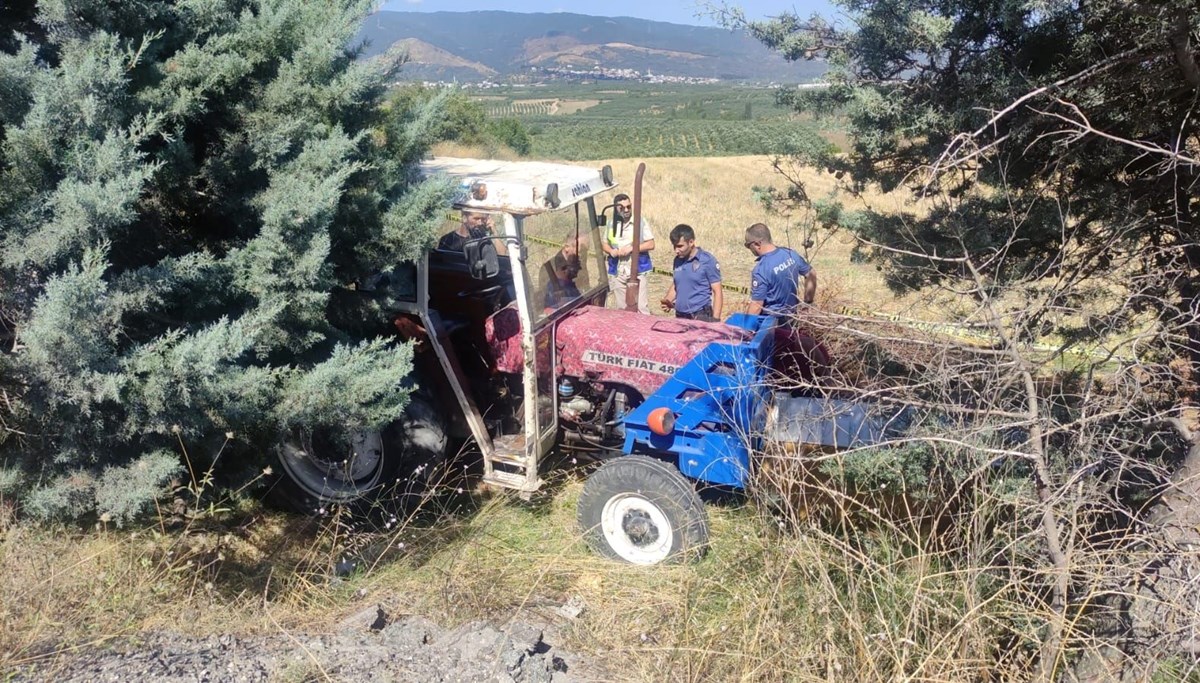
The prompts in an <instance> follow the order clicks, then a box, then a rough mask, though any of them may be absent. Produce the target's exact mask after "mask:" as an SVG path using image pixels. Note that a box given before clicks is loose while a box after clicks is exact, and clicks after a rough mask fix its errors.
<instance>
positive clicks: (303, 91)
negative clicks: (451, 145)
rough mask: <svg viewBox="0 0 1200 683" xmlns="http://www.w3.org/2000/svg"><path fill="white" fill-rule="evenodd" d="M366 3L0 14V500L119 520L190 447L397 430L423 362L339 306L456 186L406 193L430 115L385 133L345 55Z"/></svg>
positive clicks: (249, 1)
mask: <svg viewBox="0 0 1200 683" xmlns="http://www.w3.org/2000/svg"><path fill="white" fill-rule="evenodd" d="M371 5H372V3H371V2H369V1H356V0H342V1H334V2H321V3H313V2H305V1H304V0H180V1H179V2H174V3H154V2H123V3H112V2H107V1H105V0H45V1H44V2H41V3H39V4H38V5H37V8H36V12H35V11H34V10H22V9H21V8H13V9H6V10H5V13H6V15H5V16H6V17H9V16H10V15H11V18H12V19H13V21H12V23H8V22H7V21H6V22H5V24H4V25H3V27H2V30H0V33H2V34H3V35H0V314H2V318H0V319H2V321H3V322H2V324H3V327H2V329H0V333H2V334H3V340H2V341H3V349H4V353H3V354H2V355H0V373H2V374H0V383H2V384H0V389H3V392H4V394H3V396H2V397H0V398H3V399H4V400H3V401H0V414H2V418H0V429H3V436H2V437H0V438H4V440H3V442H2V443H0V495H5V496H14V495H15V496H17V497H18V499H20V500H23V501H24V504H25V508H26V509H27V510H29V511H30V512H32V513H34V514H37V515H40V516H43V517H47V518H53V517H63V516H78V515H84V514H91V513H99V514H107V515H109V516H111V517H113V518H116V519H117V520H121V519H127V518H129V517H130V516H132V515H134V514H136V513H137V512H138V511H139V510H141V509H143V508H144V506H145V505H146V504H147V503H149V502H150V501H152V500H153V498H154V497H155V496H156V495H158V494H159V493H161V491H162V487H163V485H164V484H165V483H166V482H167V481H168V480H170V479H171V478H172V477H174V476H176V475H178V474H179V473H180V462H181V460H180V457H179V442H180V440H183V441H184V442H185V443H187V442H189V441H191V442H193V443H194V442H196V441H197V440H200V439H205V438H209V437H213V436H218V437H220V436H221V435H223V434H225V433H226V432H233V433H235V434H236V436H237V439H238V441H239V442H240V443H241V444H242V445H243V446H245V448H244V450H245V451H247V452H262V451H263V449H264V447H265V446H266V445H267V444H269V443H270V440H271V439H272V437H273V436H274V435H277V434H279V433H280V432H282V431H286V430H288V429H290V428H292V427H295V426H296V425H314V424H327V425H332V426H345V425H359V426H363V427H371V428H375V427H380V426H382V425H383V424H385V423H387V422H388V421H390V420H391V419H393V418H394V417H395V416H396V415H397V413H398V411H399V410H400V408H401V407H402V406H403V404H404V402H405V400H406V397H407V390H406V389H404V388H403V387H402V384H401V381H402V379H403V378H404V377H405V376H406V375H407V374H408V372H409V369H410V352H409V348H408V347H407V346H404V345H399V344H396V343H394V342H393V341H391V340H390V338H389V337H388V336H387V334H386V331H387V325H386V322H387V321H386V320H385V319H384V318H383V317H382V316H380V315H379V314H378V313H375V312H374V311H376V310H377V308H373V307H372V306H369V305H365V304H366V303H368V302H364V305H363V306H362V307H361V310H357V311H352V312H350V313H349V314H346V311H345V309H346V302H344V301H342V300H341V298H339V299H338V304H337V306H336V307H334V306H332V305H331V302H332V300H333V297H334V296H335V295H336V294H337V293H338V292H345V291H347V290H349V289H352V288H351V287H350V285H351V284H352V283H354V282H355V281H358V280H360V279H362V278H364V277H366V276H368V275H370V274H371V273H374V272H379V271H382V270H386V269H387V268H389V267H391V266H393V265H394V264H396V263H397V262H399V261H401V260H405V259H411V258H413V257H415V256H416V255H418V254H420V253H421V252H422V250H423V249H425V248H426V247H427V246H428V245H429V244H430V243H431V239H432V231H433V227H434V225H435V224H436V222H437V214H438V213H439V209H440V207H442V206H443V205H444V202H445V201H446V199H447V188H445V187H444V186H441V185H437V184H428V183H420V182H419V181H418V180H417V178H416V176H415V174H414V164H415V162H416V160H417V159H419V158H420V156H421V154H422V153H423V152H424V150H425V149H426V147H427V146H428V144H429V143H430V142H431V141H432V139H433V135H434V132H433V131H434V130H435V126H434V125H433V124H434V123H435V122H436V121H438V119H439V116H438V114H437V107H439V106H440V103H439V100H436V99H435V100H433V101H431V102H425V103H422V104H420V105H419V106H420V107H422V109H420V110H419V111H414V112H411V113H410V115H408V116H403V117H390V118H387V119H385V118H384V117H383V115H382V114H381V112H380V108H379V104H380V102H381V99H382V96H383V93H384V83H385V80H386V78H387V77H388V75H389V74H388V72H387V70H386V68H383V67H381V66H380V65H379V64H378V63H361V62H356V61H355V60H354V58H355V56H356V54H355V51H354V49H353V47H352V46H351V47H348V45H349V41H350V40H351V39H352V37H353V36H354V34H355V32H356V30H357V27H358V24H359V22H360V21H361V19H362V18H363V16H365V14H366V13H367V12H369V11H370V9H371ZM14 28H15V29H16V30H15V31H14V30H13V29H14ZM387 121H393V122H400V121H402V122H403V123H402V124H398V123H397V124H393V126H392V127H390V128H389V126H388V124H387ZM401 126H402V127H401ZM343 298H344V297H343ZM351 299H352V297H351ZM334 308H337V309H338V310H339V311H341V312H342V315H340V316H339V318H338V319H337V320H335V319H334V318H333V317H332V316H331V310H333V309H334ZM342 319H345V320H349V321H354V322H353V324H346V323H340V322H338V320H342Z"/></svg>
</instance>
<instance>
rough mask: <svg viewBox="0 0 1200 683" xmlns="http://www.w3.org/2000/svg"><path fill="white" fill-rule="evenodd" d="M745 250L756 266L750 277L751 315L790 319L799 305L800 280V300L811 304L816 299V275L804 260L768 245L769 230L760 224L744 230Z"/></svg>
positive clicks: (801, 257) (793, 253) (791, 252)
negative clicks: (801, 289)
mask: <svg viewBox="0 0 1200 683" xmlns="http://www.w3.org/2000/svg"><path fill="white" fill-rule="evenodd" d="M745 245H746V248H747V249H749V250H750V251H751V252H753V253H754V256H755V257H756V258H757V262H756V263H755V264H754V270H753V271H752V272H751V273H750V308H749V309H748V312H749V313H751V314H753V315H758V314H760V313H766V314H768V315H791V314H793V313H795V312H796V309H797V308H798V307H799V305H800V300H801V297H800V296H799V295H798V294H797V290H798V289H799V287H800V279H801V278H804V295H803V300H804V303H806V304H811V303H812V302H813V298H814V297H816V295H817V273H816V271H814V270H813V268H812V266H810V265H809V264H808V261H805V260H804V257H803V256H801V255H800V254H798V253H796V252H795V251H793V250H792V249H789V248H787V247H777V246H775V243H774V242H772V241H771V230H770V228H768V227H767V226H766V225H765V224H763V223H755V224H754V225H751V226H750V227H749V228H746V242H745Z"/></svg>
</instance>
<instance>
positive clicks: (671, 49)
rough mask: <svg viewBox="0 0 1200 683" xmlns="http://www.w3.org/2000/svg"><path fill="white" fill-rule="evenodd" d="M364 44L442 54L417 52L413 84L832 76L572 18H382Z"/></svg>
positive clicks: (635, 26)
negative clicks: (634, 74) (585, 76)
mask: <svg viewBox="0 0 1200 683" xmlns="http://www.w3.org/2000/svg"><path fill="white" fill-rule="evenodd" d="M359 37H360V38H361V39H363V40H365V41H366V43H367V48H366V52H365V53H364V57H372V56H375V55H378V54H382V53H384V52H387V51H389V50H390V49H392V48H393V46H394V45H396V44H397V43H399V42H400V41H404V40H406V39H419V40H420V41H421V42H422V43H423V44H426V45H429V46H432V47H433V48H436V49H437V50H440V51H442V52H441V53H437V55H436V57H435V58H430V57H429V55H427V54H426V52H428V51H419V50H412V51H410V55H409V56H410V60H409V63H408V64H406V66H405V68H404V71H403V72H402V73H403V75H404V76H405V77H407V78H429V77H438V78H449V77H455V78H460V79H466V80H475V79H481V78H484V77H489V76H492V75H493V74H489V73H487V71H486V70H487V69H491V70H493V71H494V72H495V74H496V75H500V76H510V75H513V74H519V73H528V72H529V71H530V69H531V68H573V69H590V68H593V67H601V68H606V69H636V70H638V71H641V72H643V73H645V72H647V71H650V72H653V73H655V74H663V75H673V76H692V77H701V78H720V79H724V80H756V81H784V82H803V81H810V80H813V79H814V78H816V77H818V76H819V75H820V74H822V73H824V71H825V67H824V65H823V64H821V63H817V62H809V63H800V64H795V63H788V62H787V61H786V60H784V59H783V58H782V57H780V56H779V55H777V54H775V53H773V52H771V51H770V50H768V49H766V48H765V47H763V46H762V45H761V44H760V43H758V41H756V40H754V39H753V38H751V37H750V36H748V35H746V34H745V33H742V32H739V31H727V30H724V29H719V28H709V27H701V26H684V25H681V24H670V23H665V22H658V21H647V20H644V19H634V18H631V17H593V16H587V15H583V14H572V13H568V12H558V13H553V14H520V13H516V12H501V11H484V12H376V13H375V14H373V15H371V16H370V17H368V19H367V21H366V22H365V23H364V25H363V30H362V32H361V33H360V35H359ZM443 53H444V54H443ZM447 55H451V56H453V58H454V59H449V58H448V57H447ZM481 67H482V68H481Z"/></svg>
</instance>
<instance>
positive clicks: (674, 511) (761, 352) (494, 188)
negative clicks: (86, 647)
mask: <svg viewBox="0 0 1200 683" xmlns="http://www.w3.org/2000/svg"><path fill="white" fill-rule="evenodd" d="M423 167H424V171H425V173H426V174H428V175H430V176H449V177H450V178H452V179H454V181H456V182H457V183H458V187H459V190H460V192H459V194H458V197H457V199H456V200H455V201H454V205H453V208H454V210H455V211H456V212H458V213H457V214H455V215H452V216H450V217H449V218H448V220H447V222H446V225H445V226H444V229H443V231H442V234H441V237H440V239H439V241H438V245H439V246H438V248H435V249H434V250H432V251H430V252H429V253H428V254H427V256H426V257H425V258H424V259H422V260H421V261H420V262H419V263H414V264H403V265H401V266H398V267H397V268H396V269H395V270H394V271H393V272H391V273H389V274H387V276H386V277H381V278H380V279H379V280H378V281H376V282H373V283H369V288H371V289H374V290H376V291H377V292H379V293H381V294H383V295H385V296H383V298H384V299H386V300H387V301H388V305H389V306H390V307H391V309H392V310H394V312H395V314H396V327H397V329H398V330H399V332H400V334H401V335H402V336H404V337H406V338H410V339H412V340H414V341H415V342H416V343H417V344H418V348H419V353H418V354H417V361H416V373H415V374H416V375H417V379H416V381H417V383H418V385H419V386H420V389H419V390H417V391H415V392H414V394H413V396H412V399H411V401H410V404H409V406H408V408H407V409H406V411H405V414H404V415H403V416H401V417H400V418H399V419H398V420H397V421H396V422H395V423H394V424H393V425H392V426H390V427H389V428H388V429H386V430H384V432H382V433H378V432H361V433H359V434H357V435H356V437H355V441H354V445H353V447H352V449H351V451H352V452H350V453H349V454H345V455H343V456H336V457H329V456H328V455H327V454H326V455H324V456H323V455H322V448H321V444H320V443H313V441H314V439H313V438H309V439H307V440H305V439H296V440H293V441H292V442H289V443H287V444H285V445H284V446H283V447H282V448H281V461H282V465H283V471H284V474H285V475H286V476H285V480H284V486H285V496H286V498H287V499H288V500H289V501H290V502H291V503H292V505H293V506H295V507H299V508H305V509H311V508H312V507H313V506H316V505H323V504H324V503H328V502H347V501H352V500H355V499H357V498H360V497H363V496H366V495H369V494H371V493H372V492H373V491H375V490H377V489H379V488H381V487H382V486H383V485H384V484H385V483H389V484H390V483H392V482H393V481H397V480H404V479H406V478H413V479H419V478H420V477H421V476H422V474H423V473H424V472H426V471H428V467H429V466H430V465H432V464H433V463H435V462H437V461H439V460H441V459H442V458H443V457H444V454H445V451H446V448H447V444H448V442H449V440H450V439H453V438H460V439H469V440H471V441H473V442H474V444H475V445H476V446H477V448H478V451H479V452H480V453H481V454H482V458H483V480H484V482H486V483H488V484H491V485H495V486H499V487H504V488H510V489H515V490H517V491H521V492H523V493H525V494H529V493H531V492H533V491H536V490H537V489H538V488H539V486H540V485H541V484H542V479H541V477H540V466H542V464H543V462H544V460H545V459H546V457H547V455H548V454H549V453H551V451H552V450H553V449H555V448H562V449H575V450H578V451H582V452H587V453H589V454H590V455H592V456H594V457H596V458H598V459H602V460H606V462H605V463H604V464H603V465H602V466H601V467H600V468H598V469H597V470H596V471H595V472H594V473H593V474H592V475H591V476H590V477H589V478H588V480H587V482H586V484H585V487H584V491H583V493H582V495H581V498H580V501H579V519H580V523H581V525H582V527H583V531H584V533H585V534H586V536H587V538H588V541H589V543H590V544H591V545H592V547H593V548H595V549H596V550H597V551H598V552H600V553H602V554H604V555H606V556H609V557H612V558H616V559H620V560H624V561H628V562H633V563H639V564H655V563H658V562H661V561H664V560H668V559H674V558H685V557H688V556H689V555H694V554H695V553H696V552H697V551H699V550H701V549H703V547H704V546H705V544H706V543H707V539H708V529H707V518H706V515H705V512H704V508H703V505H702V503H701V501H700V498H699V497H698V495H697V492H696V487H695V484H696V483H697V482H703V483H709V484H717V485H722V486H728V487H735V488H736V487H741V486H744V485H745V483H746V478H747V476H748V474H749V471H750V468H751V454H752V453H753V452H754V450H755V449H756V448H757V447H758V445H759V441H760V440H761V438H762V436H761V435H762V434H764V433H765V429H766V427H767V421H768V417H769V416H768V413H770V414H771V416H773V418H772V425H773V427H774V428H779V427H780V426H781V425H783V426H785V427H786V426H787V425H791V427H788V428H791V429H792V430H793V431H795V429H794V427H795V422H796V421H795V419H792V418H791V417H789V416H794V415H808V414H809V413H815V410H814V407H815V405H814V404H813V403H812V402H813V401H818V399H815V398H814V399H806V398H803V397H800V398H791V397H789V398H787V399H780V398H779V397H775V396H774V395H773V392H771V390H770V388H769V382H768V381H767V379H768V375H769V373H770V372H771V367H772V365H773V363H774V362H775V358H774V355H775V350H776V347H777V344H776V337H777V335H778V334H779V329H782V328H778V329H777V325H776V321H775V320H774V319H772V318H770V317H763V316H749V315H744V314H738V315H734V316H731V317H730V318H729V319H728V320H726V321H725V322H701V321H694V320H679V319H673V318H663V317H657V316H650V315H643V314H640V313H637V312H636V311H632V310H625V309H624V308H623V307H621V308H606V307H605V299H606V297H607V296H608V282H607V270H606V264H605V260H604V259H605V257H604V253H603V251H602V250H601V246H600V245H601V239H603V237H604V235H603V231H604V229H605V227H606V223H607V221H606V211H607V208H608V207H607V206H604V205H603V204H602V205H601V206H600V207H598V206H597V201H596V200H597V197H600V196H602V195H605V194H607V193H610V192H611V191H612V190H613V188H614V187H615V181H614V179H613V176H612V171H611V169H610V168H609V167H607V166H606V167H604V168H603V169H593V168H583V167H578V166H570V165H563V164H551V163H539V162H511V161H486V160H474V159H450V158H437V159H433V160H430V161H426V162H424V164H423ZM639 180H640V174H639ZM638 185H639V186H640V182H639V183H638ZM634 195H635V196H634V203H635V216H634V225H637V224H638V218H639V216H638V215H637V214H638V213H640V211H639V210H638V209H639V208H640V207H639V204H640V187H637V186H635V189H634ZM637 242H638V240H637V239H636V238H635V239H634V243H635V244H637ZM634 258H635V259H636V254H635V255H634ZM788 329H790V328H788ZM820 407H821V409H822V412H825V413H827V412H828V402H827V401H820ZM847 410H849V411H850V413H853V412H854V411H853V408H852V407H848V408H847ZM855 415H857V416H858V417H855ZM806 419H807V418H806ZM835 422H836V421H835ZM825 427H826V428H825V429H815V430H812V429H810V430H808V431H807V432H806V433H805V434H800V433H796V434H793V435H792V436H791V437H789V438H803V439H807V440H815V441H817V442H822V443H826V444H827V445H841V446H845V445H848V444H849V443H850V442H852V441H854V442H861V441H863V440H870V439H872V438H873V437H874V436H877V435H878V432H879V427H878V426H877V425H876V424H875V423H874V422H873V421H871V420H868V419H865V417H863V415H862V412H861V411H858V413H856V414H851V415H850V416H849V417H847V418H843V419H842V424H840V425H838V424H834V425H833V426H832V427H830V425H829V424H825ZM316 440H318V441H319V439H316ZM830 442H832V443H830Z"/></svg>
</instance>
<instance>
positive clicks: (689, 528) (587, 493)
mask: <svg viewBox="0 0 1200 683" xmlns="http://www.w3.org/2000/svg"><path fill="white" fill-rule="evenodd" d="M577 515H578V520H579V526H580V527H581V528H582V529H583V533H584V538H585V540H586V541H587V543H588V545H590V546H591V547H592V549H593V550H595V551H596V552H597V553H599V554H601V555H603V556H604V557H607V558H610V559H614V560H620V561H623V562H628V563H630V564H639V565H654V564H659V563H663V562H666V563H682V562H689V561H692V560H696V559H699V558H700V557H701V556H702V555H703V554H704V551H705V549H706V548H707V546H708V515H707V514H706V513H705V511H704V503H703V502H702V501H701V500H700V496H699V495H697V493H696V489H695V487H694V486H692V484H691V482H689V481H688V480H687V479H686V478H684V476H683V475H682V474H680V473H679V470H678V469H676V468H675V467H674V466H672V465H670V464H669V463H666V462H663V461H661V460H655V459H654V458H650V457H646V456H644V455H626V456H622V457H618V458H615V459H613V460H609V461H608V462H606V463H604V465H602V466H601V467H600V469H598V470H596V471H595V472H593V473H592V475H591V476H589V477H588V479H587V481H586V482H585V483H584V485H583V493H582V494H580V496H579V506H578V508H577Z"/></svg>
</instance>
